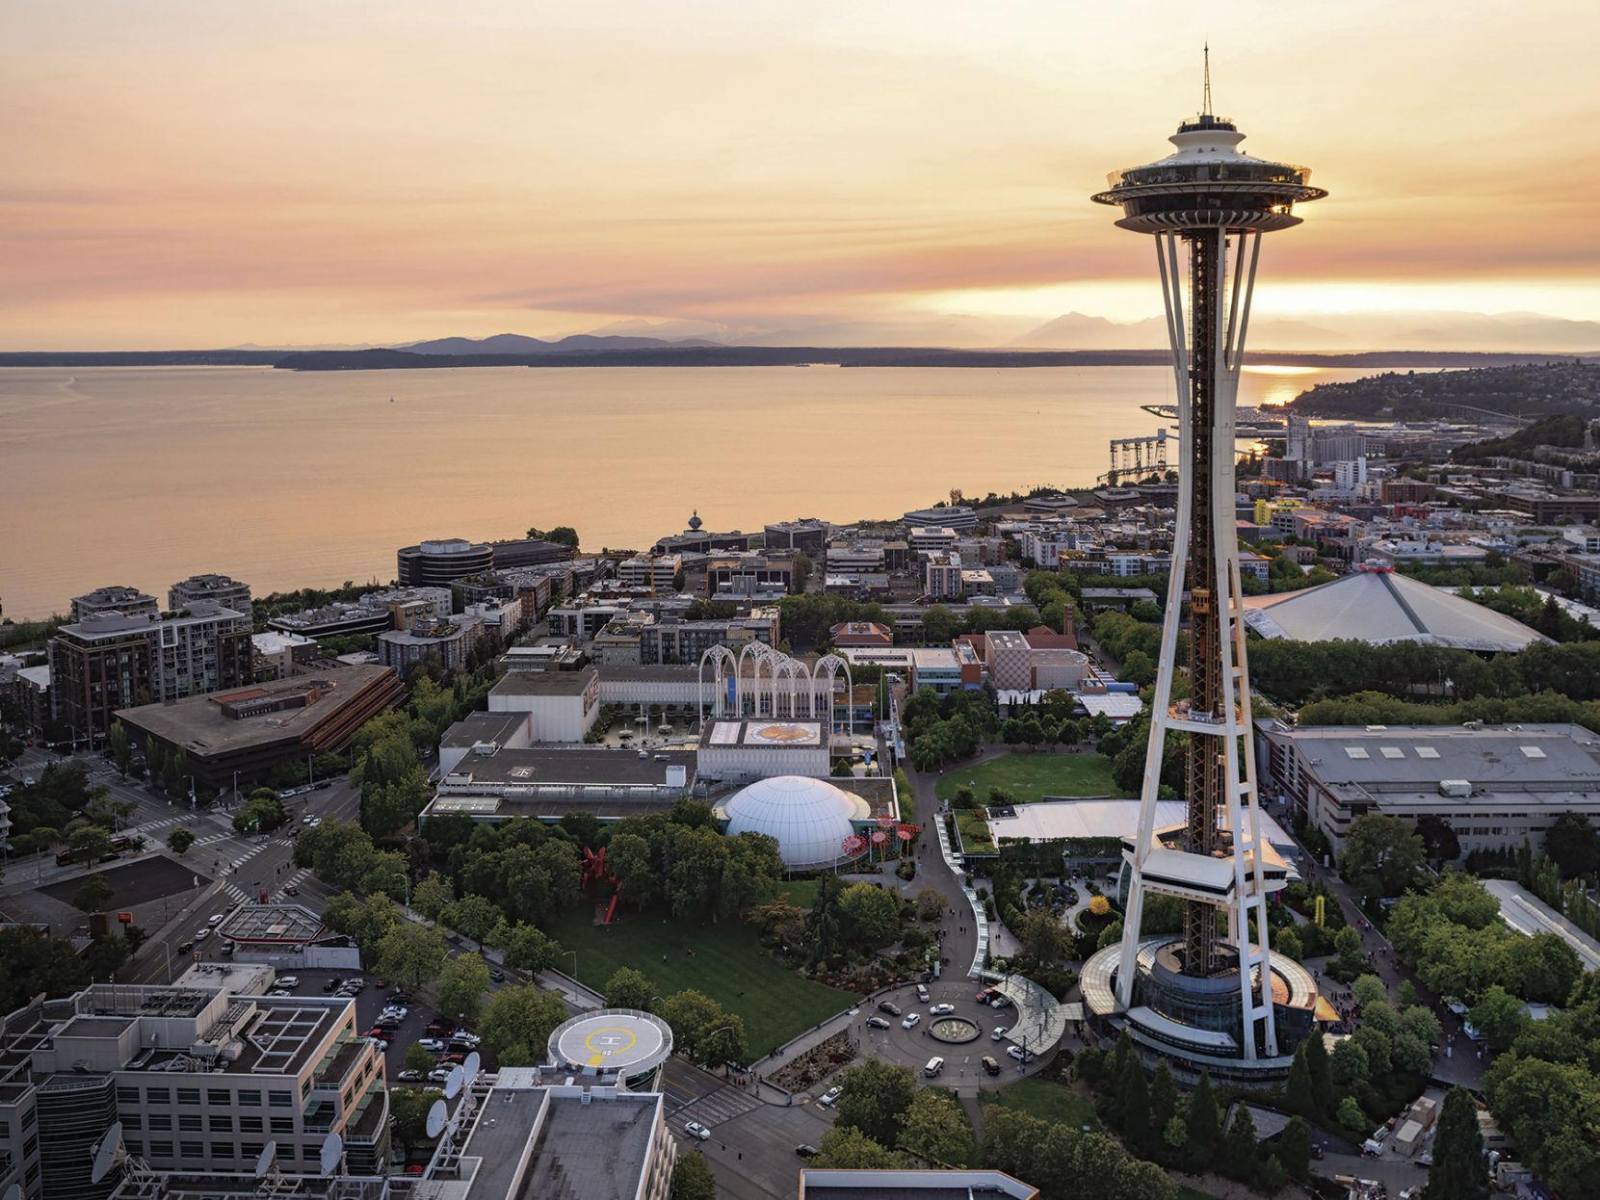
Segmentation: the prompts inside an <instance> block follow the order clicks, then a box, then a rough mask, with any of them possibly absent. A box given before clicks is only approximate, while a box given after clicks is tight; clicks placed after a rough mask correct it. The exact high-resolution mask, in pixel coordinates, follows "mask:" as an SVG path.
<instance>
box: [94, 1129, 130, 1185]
mask: <svg viewBox="0 0 1600 1200" xmlns="http://www.w3.org/2000/svg"><path fill="white" fill-rule="evenodd" d="M121 1149H122V1122H121V1121H113V1122H111V1128H110V1129H108V1130H106V1131H105V1133H103V1134H102V1135H101V1136H100V1140H99V1141H98V1142H96V1143H95V1145H94V1166H92V1167H91V1168H90V1169H89V1182H90V1183H99V1182H100V1181H101V1180H102V1179H104V1178H105V1177H106V1175H107V1173H109V1172H110V1170H111V1167H112V1165H113V1164H114V1163H115V1162H116V1161H117V1151H118V1150H121Z"/></svg>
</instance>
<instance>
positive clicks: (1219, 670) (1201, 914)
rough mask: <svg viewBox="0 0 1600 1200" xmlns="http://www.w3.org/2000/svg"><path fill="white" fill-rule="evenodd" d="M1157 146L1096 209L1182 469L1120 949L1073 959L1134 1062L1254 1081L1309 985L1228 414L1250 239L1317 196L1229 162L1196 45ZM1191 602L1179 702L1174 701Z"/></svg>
mask: <svg viewBox="0 0 1600 1200" xmlns="http://www.w3.org/2000/svg"><path fill="white" fill-rule="evenodd" d="M1169 140H1170V141H1171V142H1172V144H1173V145H1174V146H1175V147H1176V150H1175V151H1174V152H1173V153H1171V154H1169V155H1167V156H1166V157H1165V158H1162V159H1158V160H1157V161H1155V162H1152V163H1148V164H1146V165H1145V166H1140V167H1130V168H1128V169H1127V170H1123V171H1117V172H1114V173H1112V174H1111V175H1110V177H1109V187H1108V188H1107V189H1106V190H1105V191H1103V192H1099V193H1097V194H1096V195H1095V196H1094V200H1095V201H1096V202H1098V203H1100V204H1109V205H1113V206H1115V207H1117V208H1120V209H1121V210H1122V216H1121V218H1120V219H1119V220H1118V221H1117V225H1118V226H1119V227H1121V228H1123V229H1127V230H1130V231H1132V232H1134V233H1144V234H1150V235H1151V236H1152V237H1153V238H1154V241H1155V248H1156V266H1157V271H1158V274H1159V276H1160V280H1161V289H1162V298H1163V301H1164V303H1165V307H1166V317H1167V337H1168V340H1169V342H1170V344H1171V348H1172V369H1173V383H1174V386H1175V388H1176V391H1177V400H1178V440H1179V445H1180V447H1181V451H1182V460H1181V471H1180V483H1179V489H1178V506H1177V523H1176V530H1175V533H1174V538H1173V549H1172V568H1171V573H1170V575H1169V578H1168V585H1167V599H1166V613H1165V618H1164V621H1163V623H1162V629H1161V659H1160V663H1159V669H1158V673H1157V677H1156V685H1155V697H1154V699H1153V701H1152V715H1151V722H1150V741H1149V745H1148V747H1147V749H1146V751H1145V767H1144V782H1143V786H1142V789H1141V792H1140V798H1139V799H1140V803H1139V818H1138V827H1137V830H1136V831H1135V832H1134V833H1133V834H1132V836H1130V837H1126V838H1124V839H1123V860H1124V863H1125V864H1126V869H1125V881H1126V885H1127V901H1126V906H1125V909H1124V912H1125V920H1124V923H1123V935H1122V940H1121V944H1120V945H1118V946H1111V947H1107V948H1106V949H1105V950H1103V951H1101V952H1100V953H1098V954H1096V955H1095V956H1094V957H1093V958H1092V959H1091V960H1090V962H1089V963H1086V964H1085V968H1084V995H1085V1000H1086V1002H1087V1004H1088V1007H1089V1009H1090V1014H1091V1016H1092V1017H1094V1018H1098V1019H1102V1020H1104V1021H1105V1022H1107V1023H1108V1024H1109V1026H1110V1027H1111V1028H1113V1029H1116V1030H1122V1029H1126V1030H1127V1031H1128V1032H1129V1034H1130V1035H1131V1036H1132V1037H1133V1038H1134V1041H1135V1043H1136V1044H1137V1045H1138V1047H1139V1048H1140V1050H1141V1051H1142V1052H1144V1054H1145V1056H1146V1057H1150V1056H1152V1055H1162V1056H1166V1057H1168V1058H1171V1059H1175V1060H1177V1062H1176V1063H1175V1065H1180V1064H1181V1065H1187V1066H1188V1067H1189V1068H1190V1072H1191V1073H1197V1072H1198V1071H1199V1070H1200V1069H1201V1068H1202V1067H1203V1068H1206V1069H1209V1070H1210V1071H1211V1072H1212V1074H1213V1075H1218V1074H1221V1075H1223V1076H1232V1077H1234V1078H1239V1079H1260V1078H1266V1077H1271V1076H1273V1075H1277V1074H1280V1073H1283V1072H1286V1071H1287V1069H1288V1065H1289V1061H1290V1059H1289V1058H1288V1053H1289V1052H1290V1051H1292V1049H1293V1046H1294V1045H1295V1044H1297V1043H1298V1042H1299V1041H1300V1040H1301V1038H1303V1037H1305V1036H1307V1035H1308V1034H1309V1032H1310V1030H1311V1029H1312V1027H1313V1023H1312V1018H1313V1015H1314V1012H1315V1004H1316V985H1315V982H1314V981H1313V980H1312V979H1311V977H1310V975H1309V973H1308V972H1306V971H1305V969H1304V968H1303V967H1301V966H1300V965H1299V964H1298V963H1294V962H1292V961H1290V960H1287V959H1283V958H1281V957H1279V958H1276V959H1275V958H1274V957H1273V955H1272V953H1271V949H1270V946H1269V937H1268V932H1267V898H1268V896H1269V895H1270V894H1271V893H1273V892H1275V891H1278V890H1281V889H1282V888H1283V887H1285V886H1287V883H1288V881H1289V878H1290V875H1291V871H1290V868H1289V867H1288V865H1287V864H1286V863H1285V861H1284V860H1283V859H1282V857H1281V856H1280V855H1279V854H1278V852H1277V851H1276V850H1275V849H1273V847H1272V845H1271V844H1270V839H1269V838H1267V837H1264V835H1263V821H1262V817H1261V814H1260V811H1259V807H1258V803H1257V795H1256V779H1255V767H1254V761H1253V756H1252V755H1251V753H1250V751H1249V746H1250V741H1251V717H1250V679H1249V673H1248V670H1247V667H1246V652H1245V625H1244V621H1243V612H1244V609H1243V589H1242V588H1241V586H1240V582H1239V543H1238V534H1237V528H1236V523H1235V522H1236V513H1235V499H1234V497H1235V492H1234V407H1235V400H1236V397H1237V394H1238V386H1239V368H1240V366H1241V365H1242V363H1243V360H1244V345H1245V334H1246V332H1247V331H1248V329H1249V324H1250V304H1251V299H1252V294H1253V291H1254V287H1255V277H1256V264H1257V262H1258V260H1259V257H1260V253H1261V235H1262V234H1264V233H1273V232H1276V231H1278V230H1280V229H1288V228H1291V227H1292V226H1295V225H1298V224H1300V218H1299V217H1298V216H1296V215H1294V211H1293V210H1294V207H1295V205H1297V204H1304V203H1306V202H1307V201H1311V200H1319V199H1321V198H1322V197H1323V196H1325V195H1326V194H1327V193H1326V192H1324V191H1322V190H1321V189H1319V188H1314V187H1312V186H1311V185H1310V184H1309V183H1308V182H1307V181H1308V179H1309V177H1310V172H1309V171H1308V170H1307V169H1306V168H1304V167H1299V166H1293V165H1290V164H1288V163H1282V162H1274V161H1271V160H1267V159H1261V158H1256V157H1253V156H1252V155H1249V154H1246V153H1245V152H1244V151H1242V150H1241V149H1240V148H1239V144H1240V143H1241V142H1242V141H1243V140H1244V134H1242V133H1240V132H1239V128H1238V126H1236V125H1235V124H1234V123H1233V122H1232V121H1231V120H1229V119H1227V118H1226V117H1219V116H1217V115H1215V114H1214V113H1213V112H1212V111H1211V70H1210V51H1209V48H1208V49H1207V52H1206V70H1205V87H1204V99H1203V102H1202V105H1201V111H1200V113H1199V114H1198V115H1196V116H1195V117H1193V118H1192V119H1189V120H1186V121H1184V122H1183V123H1182V124H1181V125H1179V126H1178V131H1177V133H1175V134H1173V135H1172V137H1171V138H1170V139H1169ZM1186 592H1187V597H1188V608H1189V614H1190V638H1189V651H1188V660H1187V665H1188V669H1189V688H1188V696H1187V698H1185V699H1181V700H1177V701H1175V700H1174V698H1173V682H1174V676H1175V674H1176V672H1175V667H1176V665H1177V664H1176V660H1177V649H1178V626H1179V618H1180V610H1181V609H1182V608H1183V604H1184V598H1185V593H1186ZM1169 730H1171V731H1178V732H1181V733H1182V734H1184V735H1185V739H1184V740H1185V746H1184V786H1183V795H1184V813H1185V820H1184V821H1183V823H1182V824H1167V825H1165V826H1164V827H1163V826H1160V825H1159V824H1158V820H1157V800H1158V792H1159V790H1160V785H1161V767H1162V757H1163V750H1164V748H1165V743H1166V736H1167V733H1168V731H1169ZM1150 895H1164V896H1172V897H1175V898H1177V899H1178V900H1180V901H1182V902H1183V905H1182V910H1183V925H1182V932H1181V935H1175V934H1170V933H1169V934H1165V935H1157V936H1143V935H1142V934H1141V930H1140V924H1141V920H1142V917H1143V914H1144V902H1145V898H1146V897H1147V896H1150ZM1219 914H1226V919H1225V920H1223V919H1221V917H1220V915H1219Z"/></svg>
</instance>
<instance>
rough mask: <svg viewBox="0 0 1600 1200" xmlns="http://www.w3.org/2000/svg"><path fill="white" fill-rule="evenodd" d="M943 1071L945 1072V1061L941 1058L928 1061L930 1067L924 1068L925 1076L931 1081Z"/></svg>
mask: <svg viewBox="0 0 1600 1200" xmlns="http://www.w3.org/2000/svg"><path fill="white" fill-rule="evenodd" d="M943 1070H944V1059H942V1058H939V1057H937V1056H936V1057H934V1058H930V1059H929V1060H928V1065H927V1066H925V1067H923V1068H922V1073H923V1074H924V1075H926V1076H927V1077H928V1078H929V1079H933V1078H936V1077H937V1076H938V1075H939V1073H940V1072H941V1071H943Z"/></svg>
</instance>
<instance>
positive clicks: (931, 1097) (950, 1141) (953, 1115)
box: [896, 1088, 976, 1167]
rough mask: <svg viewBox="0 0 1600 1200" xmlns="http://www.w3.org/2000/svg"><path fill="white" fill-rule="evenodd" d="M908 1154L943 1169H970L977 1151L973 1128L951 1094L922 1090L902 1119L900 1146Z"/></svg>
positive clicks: (929, 1089) (919, 1089)
mask: <svg viewBox="0 0 1600 1200" xmlns="http://www.w3.org/2000/svg"><path fill="white" fill-rule="evenodd" d="M896 1144H897V1145H898V1146H899V1148H900V1149H901V1150H904V1151H905V1152H906V1153H907V1154H912V1155H915V1156H916V1157H917V1158H920V1159H922V1161H924V1162H926V1163H928V1164H930V1165H932V1166H939V1167H965V1166H970V1165H971V1164H972V1161H973V1156H974V1154H975V1152H976V1146H975V1145H974V1144H973V1140H972V1126H971V1125H969V1124H968V1123H967V1115H966V1113H964V1112H962V1111H961V1105H959V1104H958V1103H956V1099H955V1097H954V1096H952V1095H951V1094H950V1093H949V1092H945V1091H940V1090H938V1089H937V1088H918V1089H917V1091H916V1093H915V1094H914V1095H913V1096H912V1097H911V1103H910V1104H908V1105H907V1106H906V1111H905V1113H904V1115H903V1116H902V1117H901V1120H900V1137H899V1140H898V1142H897V1143H896Z"/></svg>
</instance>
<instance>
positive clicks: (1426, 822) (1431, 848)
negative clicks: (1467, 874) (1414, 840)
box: [1417, 813, 1461, 866]
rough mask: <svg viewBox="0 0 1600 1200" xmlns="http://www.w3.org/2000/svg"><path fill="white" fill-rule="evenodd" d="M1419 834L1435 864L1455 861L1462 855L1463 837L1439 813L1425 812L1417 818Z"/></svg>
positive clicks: (1425, 849) (1429, 858) (1423, 845)
mask: <svg viewBox="0 0 1600 1200" xmlns="http://www.w3.org/2000/svg"><path fill="white" fill-rule="evenodd" d="M1417 834H1418V836H1420V837H1421V838H1422V847H1423V851H1424V852H1425V853H1426V854H1427V856H1428V861H1429V862H1431V863H1433V864H1434V865H1435V866H1440V865H1442V864H1444V863H1448V862H1455V860H1456V859H1458V858H1460V857H1461V839H1460V838H1458V837H1456V831H1455V830H1454V829H1452V828H1451V827H1450V822H1448V821H1446V820H1445V819H1444V818H1443V817H1441V816H1439V815H1438V814H1437V813H1423V815H1422V816H1420V817H1418V818H1417Z"/></svg>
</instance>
